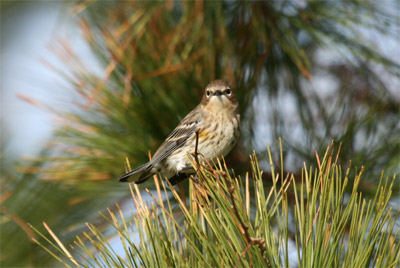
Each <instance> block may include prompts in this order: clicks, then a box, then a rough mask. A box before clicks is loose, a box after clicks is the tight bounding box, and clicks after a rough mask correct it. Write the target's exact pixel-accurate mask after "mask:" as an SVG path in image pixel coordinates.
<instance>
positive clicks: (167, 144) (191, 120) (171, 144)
mask: <svg viewBox="0 0 400 268" xmlns="http://www.w3.org/2000/svg"><path fill="white" fill-rule="evenodd" d="M200 109H201V108H200V107H199V106H198V107H196V109H194V110H193V111H191V112H190V113H189V114H188V115H186V117H185V118H183V120H182V121H181V123H180V124H179V125H178V126H177V127H176V128H175V129H174V130H173V131H172V133H171V134H170V135H169V136H168V137H167V138H166V139H165V141H164V143H163V144H161V146H160V147H159V148H158V149H157V151H156V152H155V154H154V156H153V159H152V162H153V163H154V164H155V163H159V162H161V161H163V160H164V159H165V158H167V157H168V156H169V155H170V154H171V153H172V152H173V151H175V150H176V149H178V148H179V147H181V146H182V145H183V144H184V143H185V142H186V141H187V140H188V139H189V138H190V137H192V135H193V134H194V132H195V131H196V129H198V128H199V124H200V122H201V120H202V115H201V113H200Z"/></svg>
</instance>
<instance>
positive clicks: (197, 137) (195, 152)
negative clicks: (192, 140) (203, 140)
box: [192, 128, 200, 170]
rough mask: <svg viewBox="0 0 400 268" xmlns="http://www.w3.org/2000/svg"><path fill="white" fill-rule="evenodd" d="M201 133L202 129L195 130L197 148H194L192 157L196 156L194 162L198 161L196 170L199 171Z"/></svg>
mask: <svg viewBox="0 0 400 268" xmlns="http://www.w3.org/2000/svg"><path fill="white" fill-rule="evenodd" d="M199 132H200V128H198V129H196V130H195V133H196V145H195V147H194V152H193V153H192V155H193V156H194V160H196V164H197V166H196V168H197V170H198V169H199V167H200V162H199V153H198V151H197V149H198V146H199Z"/></svg>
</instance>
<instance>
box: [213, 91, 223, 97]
mask: <svg viewBox="0 0 400 268" xmlns="http://www.w3.org/2000/svg"><path fill="white" fill-rule="evenodd" d="M222 94H223V93H222V91H221V90H216V91H215V93H214V96H221V95H222Z"/></svg>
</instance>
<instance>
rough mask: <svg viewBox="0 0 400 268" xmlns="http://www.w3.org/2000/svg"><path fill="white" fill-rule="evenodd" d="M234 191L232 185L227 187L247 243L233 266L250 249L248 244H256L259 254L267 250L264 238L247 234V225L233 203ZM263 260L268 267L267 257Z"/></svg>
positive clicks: (251, 265) (269, 265)
mask: <svg viewBox="0 0 400 268" xmlns="http://www.w3.org/2000/svg"><path fill="white" fill-rule="evenodd" d="M234 191H235V188H234V187H233V186H231V187H230V188H229V195H230V198H231V202H232V209H233V212H234V213H235V216H236V218H237V219H238V220H239V224H240V226H239V227H240V229H241V230H242V234H243V236H244V239H245V240H246V244H247V245H248V246H247V248H246V249H245V250H244V252H243V253H242V254H240V256H239V259H238V260H237V261H236V265H235V267H237V265H238V263H239V261H240V259H241V258H242V257H243V256H244V255H245V253H246V252H247V251H248V250H249V249H250V246H253V245H256V246H258V248H259V249H260V250H261V254H262V255H264V252H265V251H266V250H267V247H266V245H265V239H264V238H254V237H251V236H250V234H249V231H248V230H249V227H248V226H247V225H246V224H245V223H244V222H243V220H242V218H241V217H240V215H239V211H238V209H237V207H236V203H235V198H234V196H233V192H234ZM249 257H250V267H253V264H252V259H251V254H249ZM264 260H265V262H266V263H267V266H268V267H271V264H270V262H269V260H268V258H266V257H264Z"/></svg>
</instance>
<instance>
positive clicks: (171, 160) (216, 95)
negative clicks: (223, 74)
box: [119, 80, 240, 185]
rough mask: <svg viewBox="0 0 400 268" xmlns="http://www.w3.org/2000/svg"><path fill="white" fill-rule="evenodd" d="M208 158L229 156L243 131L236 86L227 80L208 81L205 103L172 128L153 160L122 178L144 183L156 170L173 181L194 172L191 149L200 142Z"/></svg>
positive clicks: (204, 97) (202, 152)
mask: <svg viewBox="0 0 400 268" xmlns="http://www.w3.org/2000/svg"><path fill="white" fill-rule="evenodd" d="M196 130H198V146H197V150H198V152H199V153H200V154H201V155H202V156H204V157H205V158H206V159H207V160H213V159H215V158H216V157H218V156H221V155H222V156H225V155H226V154H228V153H229V152H230V150H232V148H233V146H234V145H235V144H236V142H237V140H238V139H239V135H240V115H239V113H238V103H237V100H236V97H235V95H234V94H233V90H232V89H231V88H230V86H229V84H228V83H227V82H225V81H223V80H215V81H212V82H211V83H210V84H208V85H207V87H206V90H205V93H204V96H203V99H202V101H201V103H200V104H199V105H198V106H197V107H196V108H195V109H194V110H193V111H191V112H190V113H189V114H188V115H187V116H186V117H185V118H184V119H183V120H182V121H181V122H180V123H179V125H178V126H177V127H176V128H175V129H174V131H172V133H171V134H170V135H169V136H168V137H167V139H166V140H165V141H164V143H163V144H161V146H160V148H158V150H157V151H156V153H155V154H154V156H153V158H152V159H151V161H150V162H148V163H146V164H144V165H143V166H141V167H138V168H136V169H134V170H132V171H131V172H128V173H126V174H124V175H122V176H121V177H120V179H119V181H121V182H127V181H128V182H135V183H142V182H144V181H146V180H147V179H148V178H150V177H151V176H153V175H154V174H156V173H160V174H161V175H162V176H163V177H166V178H167V179H169V181H170V182H171V184H172V185H174V184H176V183H178V182H180V181H182V180H184V179H186V178H187V177H188V176H189V173H191V172H193V168H192V166H191V163H190V160H189V158H188V153H192V152H194V150H195V146H196V139H197V138H196Z"/></svg>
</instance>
